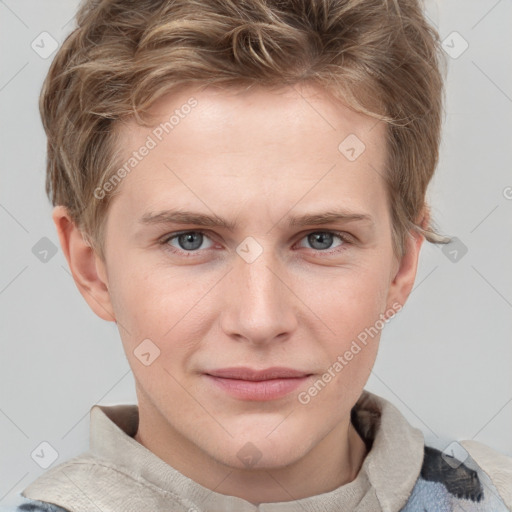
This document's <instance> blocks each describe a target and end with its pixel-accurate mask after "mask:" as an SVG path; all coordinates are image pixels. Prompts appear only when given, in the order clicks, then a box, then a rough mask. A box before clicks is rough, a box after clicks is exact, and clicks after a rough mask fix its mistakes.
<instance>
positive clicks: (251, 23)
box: [40, 0, 449, 258]
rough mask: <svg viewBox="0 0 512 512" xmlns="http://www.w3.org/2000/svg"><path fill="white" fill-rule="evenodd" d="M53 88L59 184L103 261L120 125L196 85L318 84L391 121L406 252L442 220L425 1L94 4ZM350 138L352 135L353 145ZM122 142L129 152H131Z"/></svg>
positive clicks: (45, 107) (45, 109)
mask: <svg viewBox="0 0 512 512" xmlns="http://www.w3.org/2000/svg"><path fill="white" fill-rule="evenodd" d="M76 21H77V28H75V29H74V30H73V31H72V33H71V34H70V35H69V36H68V37H67V38H66V40H65V41H64V43H63V44H62V46H61V48H60V49H59V50H58V52H57V54H56V56H55V58H54V60H53V62H52V64H51V67H50V70H49V73H48V75H47V77H46V79H45V82H44V84H43V89H42V91H41V97H40V111H41V116H42V120H43V124H44V128H45V131H46V134H47V137H48V157H47V181H46V191H47V194H48V196H49V198H50V200H51V201H52V203H53V205H64V206H66V207H67V208H68V211H69V213H70V215H71V217H72V219H73V221H74V222H75V223H76V224H77V226H79V227H80V229H81V230H82V232H83V233H84V234H85V236H86V237H87V238H88V239H89V241H90V243H91V245H93V246H94V247H95V249H96V250H97V252H98V253H99V255H100V256H101V257H102V258H103V257H104V253H103V226H104V221H105V218H106V213H107V210H108V205H109V199H111V196H112V195H111V194H108V195H106V196H105V197H103V198H102V199H101V200H98V199H96V198H95V196H94V190H95V189H97V187H98V186H101V184H102V183H105V182H106V181H108V180H109V178H110V177H111V176H112V175H113V173H115V171H116V166H117V165H118V164H119V160H118V158H117V156H119V154H118V153H116V141H117V132H116V130H115V128H116V125H117V123H119V122H120V121H122V120H123V119H126V118H127V117H130V116H135V118H136V119H137V120H138V121H139V122H141V123H144V114H145V113H147V110H148V109H149V108H150V107H151V105H152V104H153V102H154V101H155V100H156V99H157V98H159V97H160V96H162V95H163V94H165V93H168V92H171V91H172V90H173V89H175V88H178V87H181V86H186V85H201V84H205V85H210V84H215V85H219V86H226V87H228V86H236V85H241V84H242V85H245V86H247V87H250V86H251V85H256V84H257V85H263V86H267V87H275V86H280V85H281V86H286V85H293V84H296V83H300V82H306V81H307V82H310V83H313V84H316V85H320V86H322V87H323V88H324V90H326V91H328V92H330V93H332V94H334V95H335V96H336V97H338V98H340V99H341V100H343V101H344V103H345V104H346V105H348V106H349V107H351V108H353V109H355V110H356V111H358V112H362V113H365V114H367V115H370V116H373V117H375V118H376V119H380V120H382V121H384V122H386V123H387V131H386V133H387V166H386V169H384V170H383V171H384V173H383V174H384V178H385V182H386V187H387V193H388V198H389V208H390V215H391V219H392V225H393V228H392V230H393V231H392V237H393V248H394V251H395V254H396V255H397V256H398V257H401V256H402V255H403V253H404V244H405V240H406V237H407V236H409V235H410V231H411V230H414V231H416V232H418V233H421V234H422V235H423V236H425V238H426V239H427V240H428V241H430V242H433V243H447V242H448V241H449V238H447V237H443V236H441V235H439V234H437V233H436V231H435V230H434V229H433V227H432V226H433V223H432V221H431V219H430V211H429V206H428V205H427V203H426V200H425V196H426V190H427V186H428V184H429V182H430V180H431V178H432V176H433V174H434V171H435V168H436V166H437V162H438V154H439V144H440V133H441V125H442V114H443V100H444V89H443V77H442V74H441V69H440V65H441V64H442V63H444V64H445V66H446V63H445V61H444V60H443V52H442V50H441V45H440V41H439V35H438V33H437V32H436V30H435V29H434V28H433V27H432V26H431V25H430V24H429V23H428V22H427V20H426V19H425V15H424V13H423V10H422V6H421V5H420V3H419V0H244V1H242V0H173V1H170V0H86V1H84V2H83V3H82V4H81V5H80V8H79V9H78V12H77V16H76ZM340 142H341V141H340ZM118 149H119V148H118Z"/></svg>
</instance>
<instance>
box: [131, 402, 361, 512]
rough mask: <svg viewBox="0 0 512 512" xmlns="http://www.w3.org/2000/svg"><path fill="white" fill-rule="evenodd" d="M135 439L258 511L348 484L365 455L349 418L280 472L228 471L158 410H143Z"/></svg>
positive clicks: (181, 469)
mask: <svg viewBox="0 0 512 512" xmlns="http://www.w3.org/2000/svg"><path fill="white" fill-rule="evenodd" d="M134 438H135V440H136V441H137V442H139V443H140V444H142V445H143V446H145V447H146V448H147V449H148V450H150V451H151V452H153V453H154V454H155V455H157V456H158V457H159V458H160V459H162V460H163V461H165V462H166V463H167V464H169V465H170V466H172V467H173V468H174V469H176V470H177V471H179V472H180V473H182V474H183V475H185V476H186V477H188V478H190V479H192V480H194V481H195V482H197V483H198V484H200V485H202V486H203V487H206V488H208V489H211V490H213V491H215V492H217V493H220V494H224V495H227V496H235V497H238V498H242V499H244V500H246V501H249V502H250V503H253V504H256V505H257V504H259V503H273V502H284V501H293V500H298V499H302V498H306V497H309V496H316V495H318V494H322V493H326V492H329V491H332V490H334V489H336V488H337V487H339V486H341V485H344V484H347V483H349V482H351V481H352V480H354V479H355V477H356V476H357V474H358V472H359V469H360V468H361V465H362V463H363V461H364V458H365V456H366V453H367V451H366V446H365V444H364V442H363V440H362V439H361V437H360V436H359V434H358V433H357V432H356V430H355V429H354V427H353V425H352V424H351V423H350V420H349V418H348V419H347V421H346V422H342V423H340V424H338V425H337V426H336V428H335V429H333V430H332V431H331V432H330V433H329V434H328V435H327V436H326V437H325V438H324V439H322V441H321V442H320V443H318V444H317V445H316V446H315V447H314V448H313V449H312V450H311V451H310V452H308V453H307V454H306V456H304V457H303V458H302V459H300V460H298V461H296V462H294V463H293V464H290V465H288V466H284V467H277V468H264V469H256V468H254V469H250V470H245V469H244V470H241V469H238V468H233V467H230V466H228V465H225V464H223V463H222V462H220V461H218V460H216V459H214V458H212V457H210V456H209V455H208V454H207V453H205V452H204V451H202V450H201V449H200V448H198V447H197V446H196V445H194V444H193V443H191V442H190V441H189V440H188V439H187V438H185V437H183V436H182V435H181V434H180V433H179V432H177V431H176V430H174V429H173V428H172V427H171V426H170V425H169V424H168V422H167V421H165V420H164V418H162V417H161V416H159V414H155V411H154V410H151V408H149V409H146V407H144V406H143V407H142V409H141V406H140V405H139V427H138V431H137V433H136V435H135V436H134Z"/></svg>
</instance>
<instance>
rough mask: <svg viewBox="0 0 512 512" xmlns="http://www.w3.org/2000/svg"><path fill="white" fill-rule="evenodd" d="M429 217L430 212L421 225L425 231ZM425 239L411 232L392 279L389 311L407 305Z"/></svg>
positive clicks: (388, 302) (426, 212) (389, 293)
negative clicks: (397, 305) (397, 306)
mask: <svg viewBox="0 0 512 512" xmlns="http://www.w3.org/2000/svg"><path fill="white" fill-rule="evenodd" d="M429 217H430V215H429V212H428V210H426V211H425V213H424V214H423V220H422V221H421V223H420V225H421V227H422V228H424V229H425V228H426V226H428V222H429ZM424 239H425V238H424V237H423V235H421V234H420V233H418V232H416V231H412V230H411V231H410V232H409V236H408V237H407V239H406V243H405V248H404V255H403V256H402V259H401V260H400V261H397V260H395V262H396V265H395V267H394V272H395V274H394V277H393V278H392V281H391V284H390V287H389V291H388V298H387V308H388V311H389V310H396V304H397V303H398V304H399V305H400V306H401V307H403V306H404V305H405V303H406V301H407V299H408V297H409V295H410V293H411V291H412V288H413V286H414V280H415V279H416V271H417V268H418V261H419V257H420V250H421V246H422V244H423V240H424Z"/></svg>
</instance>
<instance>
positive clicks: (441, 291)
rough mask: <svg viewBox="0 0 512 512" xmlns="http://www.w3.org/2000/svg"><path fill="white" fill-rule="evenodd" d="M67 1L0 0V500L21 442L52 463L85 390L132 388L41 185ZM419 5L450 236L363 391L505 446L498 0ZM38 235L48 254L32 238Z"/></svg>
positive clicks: (508, 423) (26, 463) (439, 202)
mask: <svg viewBox="0 0 512 512" xmlns="http://www.w3.org/2000/svg"><path fill="white" fill-rule="evenodd" d="M77 5H78V2H77V1H76V0H72V1H70V0H66V1H64V0H60V1H57V0H46V1H41V0H30V1H29V0H23V1H17V2H16V1H14V0H0V44H1V48H2V51H1V54H0V59H1V60H0V69H1V78H0V119H1V130H2V132H1V139H0V141H1V142H0V143H1V157H2V158H1V179H2V187H1V190H0V221H1V225H2V260H1V270H0V311H1V315H2V323H1V357H0V379H1V382H0V433H1V436H0V443H1V446H0V458H1V471H0V506H1V505H5V504H6V503H7V502H8V501H9V500H11V499H12V497H13V496H14V494H15V493H17V492H19V491H21V490H22V489H23V488H24V487H25V486H26V485H28V484H29V483H30V482H31V481H32V480H34V479H35V478H36V477H37V476H38V475H39V474H41V473H42V472H43V471H44V469H43V468H42V467H40V465H38V463H37V462H36V461H38V458H37V457H36V456H35V455H34V454H37V453H40V452H41V450H43V451H45V453H46V454H47V455H46V457H47V460H46V461H42V462H41V460H39V461H38V462H39V464H41V463H49V462H51V459H52V454H53V451H52V449H51V448H49V447H48V446H47V445H42V446H41V443H42V442H46V443H49V444H50V445H51V447H52V448H53V450H55V456H56V457H57V458H56V459H55V461H54V462H53V465H56V464H58V463H60V462H63V461H64V460H66V459H68V458H70V457H72V456H75V455H77V454H79V453H81V452H82V451H84V450H85V449H87V446H88V428H89V410H90V408H91V406H92V405H93V404H95V403H102V404H114V403H122V402H132V403H133V402H135V391H134V383H133V378H132V374H131V371H130V370H129V367H128V363H127V361H126V358H125V356H124V353H123V350H122V346H121V341H120V339H119V335H118V333H117V330H116V327H115V324H113V323H107V322H104V321H102V320H100V319H99V318H97V317H96V316H95V315H94V314H93V313H92V311H90V310H89V307H88V306H87V304H86V303H85V301H84V300H83V299H82V297H81V295H80V294H79V292H78V290H77V289H76V287H75V284H74V282H73V280H72V278H71V276H70V274H69V271H68V267H67V263H66V261H65V258H64V256H63V254H62V252H61V251H60V247H58V238H57V235H56V231H55V228H54V225H53V223H52V220H51V210H52V208H51V206H50V203H49V201H48V200H47V198H46V196H45V192H44V176H45V156H46V155H45V144H46V139H45V136H44V132H43V129H42V126H41V122H40V119H39V113H38V109H37V101H38V95H39V91H40V87H41V84H42V80H43V78H44V76H45V74H46V72H47V69H48V66H49V64H50V62H51V60H52V58H53V57H54V55H55V53H51V54H50V55H47V53H49V52H51V50H52V44H55V45H57V44H59V43H60V42H61V41H62V40H63V39H64V37H65V36H66V35H67V34H68V33H69V31H70V30H72V28H73V26H74V21H73V19H72V18H73V16H74V13H75V10H76V6H77ZM426 5H427V14H428V16H429V18H430V19H431V21H432V23H433V24H435V25H436V26H437V28H438V30H439V33H440V35H441V38H442V39H443V40H445V48H446V51H447V53H448V54H449V57H448V65H449V69H448V79H447V84H446V87H447V104H446V118H445V123H444V129H443V142H442V146H441V160H440V164H439V167H438V169H437V174H436V175H435V177H434V180H433V182H432V183H431V186H430V188H429V192H428V198H429V201H430V203H431V205H432V209H433V217H434V220H435V221H436V223H437V225H438V227H439V228H440V230H441V232H443V233H445V234H448V235H450V236H455V237H457V238H458V240H459V241H458V242H456V243H455V244H454V245H453V246H448V247H445V248H444V249H443V246H439V247H437V246H434V245H431V244H429V243H428V242H425V243H424V245H423V249H422V255H421V259H420V265H419V269H418V274H417V278H416V285H415V288H414V290H413V292H412V294H411V296H410V298H409V301H408V303H407V304H406V307H405V308H404V309H403V311H402V312H401V313H400V315H398V317H397V318H396V319H394V320H393V321H392V322H390V323H389V324H388V325H387V327H386V328H385V329H384V331H383V334H382V339H381V345H380V350H379V356H378V358H377V362H376V364H375V367H374V370H373V373H372V375H371V377H370V380H369V382H368V384H367V386H366V389H368V390H370V391H372V392H374V393H377V394H378V395H380V396H383V397H384V398H386V399H388V400H390V401H391V402H392V403H393V404H395V405H396V407H398V408H399V409H400V410H401V411H402V413H403V414H404V415H405V416H406V418H407V419H408V420H409V421H410V422H411V423H412V424H413V425H414V426H416V427H418V428H419V429H421V430H422V431H423V433H424V434H425V436H426V437H430V438H436V437H439V438H448V439H455V440H463V439H475V440H477V441H480V442H482V443H485V444H487V445H489V446H491V447H492V448H494V449H496V450H498V451H500V452H503V453H505V454H507V455H510V456H512V371H511V369H512V339H511V338H512V337H511V330H512V270H511V261H512V258H511V254H512V172H511V169H512V150H511V145H512V138H511V134H512V73H511V57H510V48H512V31H511V30H510V20H511V19H512V2H511V0H444V1H442V0H429V1H428V2H427V4H426ZM44 32H46V33H47V34H44ZM53 40H54V41H55V43H53ZM466 46H467V48H466ZM45 238H47V239H49V241H50V242H52V243H53V244H54V245H55V246H56V247H57V250H56V253H55V254H54V255H53V254H52V253H51V251H50V252H48V253H47V254H44V252H42V251H43V249H44V248H47V247H48V245H49V242H48V240H45ZM41 239H43V241H41ZM42 248H43V249H42ZM454 251H456V252H454ZM31 454H32V455H31ZM48 457H49V458H48Z"/></svg>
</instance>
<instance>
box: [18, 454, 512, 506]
mask: <svg viewBox="0 0 512 512" xmlns="http://www.w3.org/2000/svg"><path fill="white" fill-rule="evenodd" d="M469 465H472V466H473V467H474V468H475V469H471V468H470V467H469ZM25 501H26V503H23V504H21V505H19V506H18V508H16V509H15V512H68V511H67V510H65V509H63V508H61V507H58V506H56V505H51V504H48V503H43V502H41V501H32V500H28V499H25ZM509 510H510V509H508V508H507V507H506V506H505V504H504V503H503V501H502V500H501V499H500V497H499V495H498V493H497V492H496V489H495V488H494V486H493V484H492V482H491V481H490V480H489V478H488V477H487V475H486V474H485V473H484V472H483V471H482V470H481V468H479V467H478V466H477V465H475V463H474V461H472V460H471V459H470V460H469V461H465V463H462V462H460V461H458V460H457V459H456V458H455V457H451V456H449V455H446V454H444V453H443V452H441V451H440V450H438V449H436V448H433V447H430V446H425V454H424V459H423V465H422V468H421V473H420V476H419V478H418V480H417V482H416V484H415V486H414V488H413V490H412V493H411V496H410V497H409V500H408V501H407V504H406V505H405V507H404V508H402V510H401V512H507V511H509ZM376 512H378V511H376Z"/></svg>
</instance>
